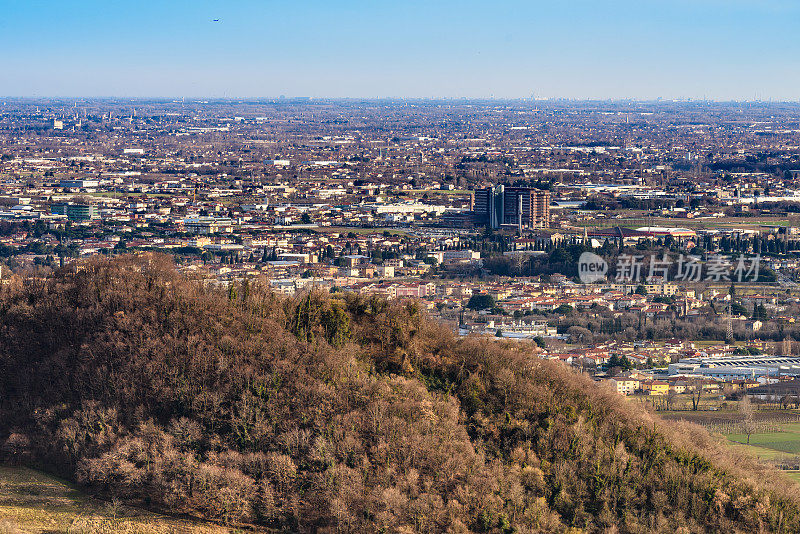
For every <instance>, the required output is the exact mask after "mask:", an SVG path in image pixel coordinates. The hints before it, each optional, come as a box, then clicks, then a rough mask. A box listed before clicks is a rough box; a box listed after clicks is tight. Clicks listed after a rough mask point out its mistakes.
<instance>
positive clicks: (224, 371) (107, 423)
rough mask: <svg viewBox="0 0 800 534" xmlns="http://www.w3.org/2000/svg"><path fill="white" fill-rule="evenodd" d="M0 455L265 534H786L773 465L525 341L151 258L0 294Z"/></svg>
mask: <svg viewBox="0 0 800 534" xmlns="http://www.w3.org/2000/svg"><path fill="white" fill-rule="evenodd" d="M0 450H1V451H2V455H3V458H4V460H5V461H6V462H11V463H24V464H28V465H31V466H36V467H39V468H43V469H46V470H48V471H50V472H52V473H56V474H60V475H62V476H65V477H67V478H70V479H74V480H77V481H78V482H79V483H80V484H82V485H83V486H85V487H87V488H88V489H89V490H91V491H94V492H97V493H100V494H105V495H108V496H116V497H118V498H121V499H125V500H128V501H130V502H135V503H139V504H143V505H145V506H148V507H151V508H153V509H159V510H169V511H173V512H179V513H188V514H192V515H195V516H198V517H205V518H210V519H214V520H218V521H222V522H228V523H232V524H245V523H249V524H255V525H260V526H263V527H265V528H267V529H277V530H283V531H302V532H313V531H318V532H326V531H327V532H334V531H335V532H350V531H353V532H376V531H379V532H470V531H471V532H519V533H523V532H565V531H567V530H568V529H570V528H573V529H575V532H578V531H581V530H586V531H591V532H615V531H620V532H737V531H738V532H758V531H774V532H798V531H800V502H799V501H798V498H797V497H795V496H793V493H792V491H793V488H794V487H791V486H786V485H783V484H784V483H782V482H780V481H779V477H778V475H777V474H776V473H774V472H772V471H766V470H760V469H762V468H760V467H757V466H756V465H754V464H752V463H751V462H750V461H748V460H742V459H741V458H733V457H731V456H728V453H725V452H723V449H722V448H721V446H719V445H718V444H717V442H716V441H715V440H714V439H712V438H710V437H709V436H708V435H707V434H706V433H704V432H703V431H701V430H699V429H696V428H694V427H680V428H678V427H672V426H667V424H666V423H661V422H659V421H656V420H654V419H653V418H652V417H651V416H650V415H648V414H646V413H644V412H642V411H640V409H639V408H638V407H636V406H634V405H632V404H630V403H627V402H625V401H624V399H621V398H619V397H617V396H616V395H615V394H613V393H611V392H610V391H608V390H606V389H603V388H602V387H600V386H597V385H595V384H594V383H593V382H592V381H591V380H590V379H588V378H586V377H583V376H580V375H578V374H575V373H573V372H572V371H570V370H569V369H567V368H566V367H564V366H562V365H560V364H558V363H550V362H547V361H542V360H539V359H537V358H535V357H534V356H532V355H531V354H529V353H527V352H526V346H525V345H524V344H503V343H502V342H500V341H494V340H484V339H475V338H466V339H457V338H456V337H455V336H454V335H453V334H452V333H450V332H449V331H448V330H446V329H444V328H442V327H441V326H439V325H438V324H436V323H434V322H432V321H429V320H427V319H426V318H425V314H424V313H423V311H422V309H421V308H420V306H419V305H418V304H414V303H387V302H386V301H383V300H377V299H366V298H362V297H358V296H355V295H350V294H345V295H340V294H333V295H328V294H326V293H322V292H313V293H311V294H307V295H302V296H298V297H296V298H294V299H285V298H282V297H278V296H276V295H274V294H272V293H270V292H269V291H268V290H266V289H264V288H263V287H262V286H260V285H259V284H258V283H256V282H252V281H250V282H244V283H242V284H239V285H235V286H233V287H231V288H229V289H224V290H222V289H215V288H212V287H206V286H204V285H202V284H200V283H197V282H193V281H189V280H187V279H185V278H183V277H182V276H181V275H179V274H178V273H177V272H176V271H175V270H174V269H173V267H172V265H171V264H170V263H169V260H168V259H167V258H165V257H163V256H139V257H121V258H119V259H115V260H110V261H100V260H98V261H92V262H89V263H86V264H85V265H81V266H80V268H78V269H75V268H72V269H69V268H65V269H64V270H62V271H61V272H59V273H57V274H56V275H54V276H53V277H51V278H49V279H47V280H41V279H24V280H13V281H12V282H11V283H10V284H7V285H5V286H3V287H2V296H1V297H0ZM787 484H788V483H787Z"/></svg>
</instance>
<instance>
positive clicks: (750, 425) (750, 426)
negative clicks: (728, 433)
mask: <svg viewBox="0 0 800 534" xmlns="http://www.w3.org/2000/svg"><path fill="white" fill-rule="evenodd" d="M739 413H740V414H741V415H742V432H744V433H745V434H746V435H747V444H748V445H750V436H751V435H752V434H753V433H754V432H755V431H756V424H755V417H754V415H755V414H754V410H753V403H752V402H750V397H748V396H747V394H746V393H745V394H744V395H743V396H742V400H740V401H739Z"/></svg>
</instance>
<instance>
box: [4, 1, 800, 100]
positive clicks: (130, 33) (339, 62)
mask: <svg viewBox="0 0 800 534" xmlns="http://www.w3.org/2000/svg"><path fill="white" fill-rule="evenodd" d="M0 7H1V8H2V12H0V96H7V97H13V96H21V97H97V96H115V97H215V98H217V97H227V98H243V97H263V98H274V97H278V96H280V95H285V96H287V97H294V96H310V97H350V98H377V97H380V98H386V97H390V98H391V97H405V98H486V97H493V98H531V97H535V98H574V99H625V98H631V99H641V100H649V99H656V98H663V99H683V98H694V99H708V100H791V101H797V100H800V35H798V28H800V0H760V1H758V0H636V1H632V0H605V1H604V0H594V1H588V0H560V1H558V0H551V1H539V0H494V1H491V2H488V1H487V2H484V1H476V0H395V1H383V0H227V1H224V0H191V1H186V0H160V1H151V0H127V1H124V2H123V1H118V0H72V1H68V0H59V1H55V0H0ZM215 19H218V21H215Z"/></svg>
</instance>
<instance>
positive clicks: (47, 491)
mask: <svg viewBox="0 0 800 534" xmlns="http://www.w3.org/2000/svg"><path fill="white" fill-rule="evenodd" d="M57 532H78V533H90V532H91V533H95V532H109V533H111V532H124V533H129V534H139V533H141V534H173V533H175V534H177V533H180V534H223V533H226V532H231V530H229V529H226V528H223V527H220V526H216V525H209V524H206V523H200V522H195V521H190V520H185V519H178V518H172V517H168V516H163V515H158V514H153V513H150V512H145V511H142V510H139V509H138V508H132V507H128V506H122V505H121V504H119V503H117V502H103V501H98V500H95V499H92V498H91V497H89V496H87V495H85V494H83V493H81V492H80V491H78V490H77V489H76V488H75V487H73V486H72V485H70V484H68V483H66V482H63V481H61V480H58V479H56V478H53V477H49V476H47V475H44V474H42V473H40V472H38V471H33V470H31V469H26V468H17V467H13V468H12V467H0V534H18V533H37V534H38V533H42V534H43V533H57Z"/></svg>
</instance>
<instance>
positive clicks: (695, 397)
mask: <svg viewBox="0 0 800 534" xmlns="http://www.w3.org/2000/svg"><path fill="white" fill-rule="evenodd" d="M689 394H690V395H691V398H692V410H694V411H697V410H698V408H700V398H701V397H702V396H703V379H702V378H695V379H694V380H692V382H691V389H690V390H689Z"/></svg>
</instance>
